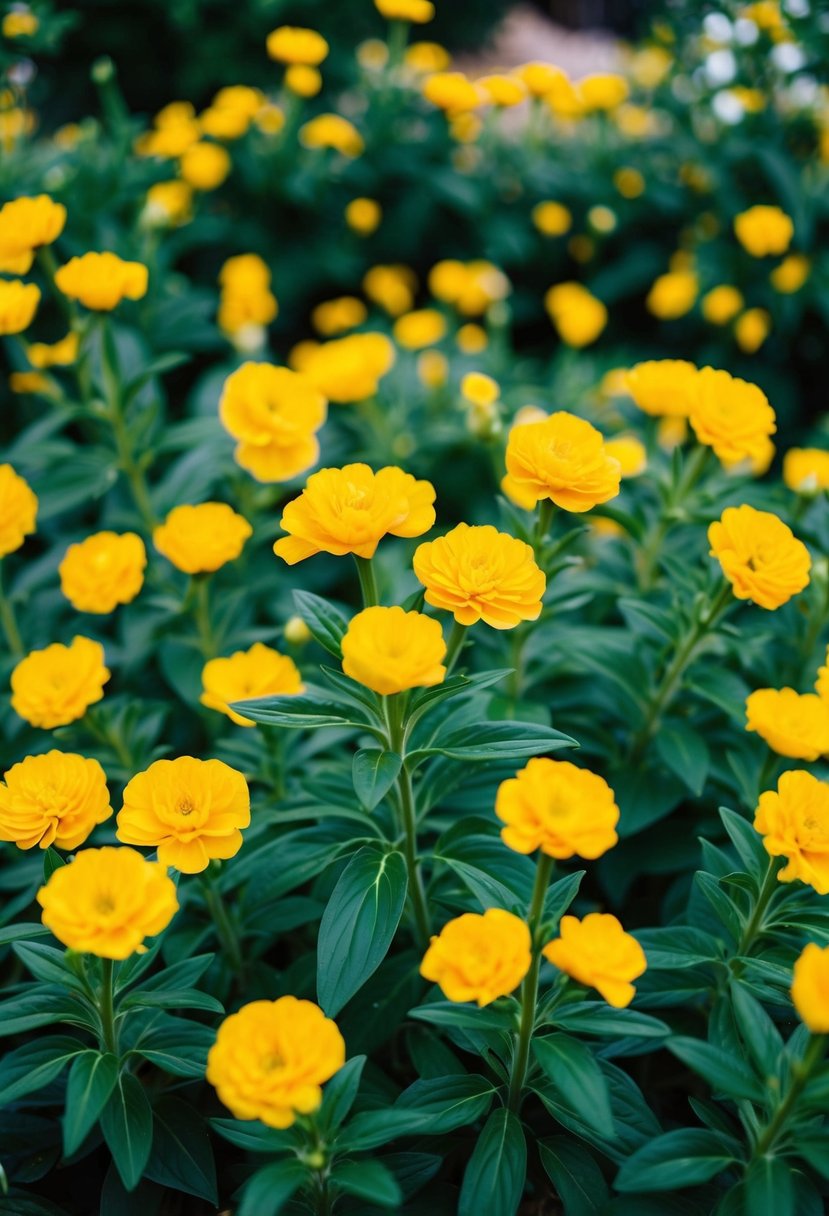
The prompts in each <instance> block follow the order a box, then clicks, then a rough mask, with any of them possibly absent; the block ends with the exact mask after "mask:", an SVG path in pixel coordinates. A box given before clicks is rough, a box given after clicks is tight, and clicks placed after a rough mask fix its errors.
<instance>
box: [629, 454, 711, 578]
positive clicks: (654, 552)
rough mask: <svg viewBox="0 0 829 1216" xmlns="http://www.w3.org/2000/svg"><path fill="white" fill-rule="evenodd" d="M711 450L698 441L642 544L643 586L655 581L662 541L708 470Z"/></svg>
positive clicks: (641, 571) (640, 576)
mask: <svg viewBox="0 0 829 1216" xmlns="http://www.w3.org/2000/svg"><path fill="white" fill-rule="evenodd" d="M710 454H711V450H710V448H707V447H705V446H704V445H703V444H698V445H697V447H696V448H695V449H694V451H693V452H692V453H691V455H690V456H689V458H688V460H686V462H685V466H684V468H683V469H682V472H681V473H680V475H679V477H678V478H677V480H676V483H675V484H674V485H672V486H671V488H670V490H669V492H668V499H667V502H666V503H665V510H664V511H663V513H662V514H661V515H660V516H659V518H658V519H657V520H656V522H655V523H654V525H653V526H652V527H651V528H650V530H649V532H648V535H647V536H646V537H645V540H644V542H643V545H642V550H641V553H640V565H639V586H640V590H642V591H648V590H650V588H651V586H652V585H653V578H654V574H655V571H656V566H657V562H658V560H659V554H660V552H661V551H662V542H663V541H664V539H665V537H666V536H667V534H668V532H669V531H670V527H671V523H672V522H673V519H674V517H675V514H676V512H677V510H678V508H679V507H681V506H682V504H683V502H684V501H685V499H686V497H687V496H688V495H689V494H690V492H691V490H693V488H694V486H695V485H696V484H697V482H698V481H699V479H700V477H701V476H702V474H703V472H704V471H705V466H706V465H707V464H708V458H709V456H710Z"/></svg>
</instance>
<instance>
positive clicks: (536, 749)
mask: <svg viewBox="0 0 829 1216" xmlns="http://www.w3.org/2000/svg"><path fill="white" fill-rule="evenodd" d="M577 746H578V744H577V743H576V741H575V739H571V738H570V736H569V735H563V734H562V733H561V731H558V730H553V728H552V727H551V726H543V725H541V724H540V723H535V722H481V723H479V724H478V725H476V726H475V728H474V730H473V729H469V728H465V729H464V730H459V731H455V732H454V733H452V734H450V735H448V736H447V737H446V738H445V739H441V741H440V743H435V744H433V745H432V746H431V747H426V748H421V749H420V750H418V751H416V752H412V754H411V756H410V761H411V763H412V764H415V763H418V762H419V761H420V760H422V759H425V758H426V757H427V756H450V757H451V758H452V759H453V760H514V759H520V758H521V757H523V756H538V755H541V754H542V753H545V752H554V751H558V750H559V749H560V748H563V747H577Z"/></svg>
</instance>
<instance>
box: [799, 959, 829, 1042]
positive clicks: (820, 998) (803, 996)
mask: <svg viewBox="0 0 829 1216" xmlns="http://www.w3.org/2000/svg"><path fill="white" fill-rule="evenodd" d="M792 1001H793V1002H794V1007H795V1009H796V1010H797V1016H798V1017H799V1018H800V1020H801V1022H802V1023H803V1025H804V1026H805V1027H806V1028H807V1029H808V1030H811V1032H812V1034H829V946H826V947H824V948H823V949H821V948H820V946H818V945H817V943H816V942H809V944H808V946H805V947H804V948H803V951H802V952H801V955H800V957H799V958H798V960H797V962H796V963H795V965H794V974H793V978H792Z"/></svg>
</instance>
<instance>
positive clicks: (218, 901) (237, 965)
mask: <svg viewBox="0 0 829 1216" xmlns="http://www.w3.org/2000/svg"><path fill="white" fill-rule="evenodd" d="M202 890H203V891H204V902H205V903H206V904H207V910H208V911H209V913H210V915H211V916H212V918H213V924H214V925H215V926H216V933H217V935H218V938H219V942H220V943H221V946H222V950H223V951H224V952H225V954H226V955H227V956H228V958H229V959H230V964H231V966H232V967H233V970H234V971H235V972H236V973H237V974H239V973H241V971H242V970H243V969H244V965H245V963H244V957H243V955H242V946H241V943H240V941H239V935H238V934H237V932H236V929H235V928H234V925H233V923H232V921H231V919H230V917H229V916H228V914H227V908H226V907H225V905H224V900H223V899H222V897H221V894H220V893H219V891H217V890H216V888H215V886H214V885H213V880H212V877H211V876H210V873H209V871H207V872H206V873H205V874H204V875H203V876H202Z"/></svg>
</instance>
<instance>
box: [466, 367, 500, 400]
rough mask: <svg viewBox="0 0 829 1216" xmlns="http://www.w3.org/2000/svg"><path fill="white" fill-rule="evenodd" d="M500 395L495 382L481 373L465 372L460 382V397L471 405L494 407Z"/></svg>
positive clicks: (498, 387)
mask: <svg viewBox="0 0 829 1216" xmlns="http://www.w3.org/2000/svg"><path fill="white" fill-rule="evenodd" d="M500 395H501V389H500V386H499V384H498V382H497V380H493V379H492V376H485V375H484V373H483V372H467V373H466V375H465V376H464V378H463V380H461V396H462V397H465V398H466V400H467V401H471V402H472V404H473V405H494V404H495V402H496V401H497V400H498V398H499V397H500Z"/></svg>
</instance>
